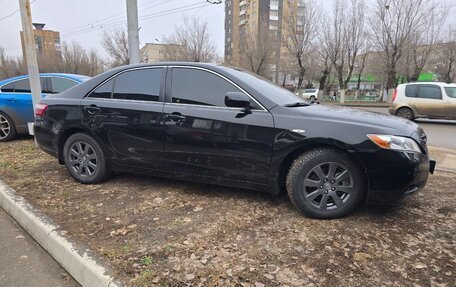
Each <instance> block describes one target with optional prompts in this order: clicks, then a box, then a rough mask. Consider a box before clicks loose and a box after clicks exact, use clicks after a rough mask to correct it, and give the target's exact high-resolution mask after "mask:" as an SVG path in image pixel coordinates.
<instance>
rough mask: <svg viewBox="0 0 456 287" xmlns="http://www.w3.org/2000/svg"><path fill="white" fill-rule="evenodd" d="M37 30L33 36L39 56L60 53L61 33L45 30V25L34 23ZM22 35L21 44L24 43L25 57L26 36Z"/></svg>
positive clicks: (34, 30)
mask: <svg viewBox="0 0 456 287" xmlns="http://www.w3.org/2000/svg"><path fill="white" fill-rule="evenodd" d="M33 26H35V29H33V36H34V38H35V48H36V52H37V54H38V55H41V54H48V53H56V52H57V53H60V51H61V44H60V32H56V31H52V30H44V26H45V24H42V23H33ZM20 34H21V43H22V53H23V55H25V53H24V51H25V47H24V35H23V32H22V31H21V32H20Z"/></svg>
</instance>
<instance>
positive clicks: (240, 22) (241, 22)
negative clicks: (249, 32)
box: [239, 19, 247, 26]
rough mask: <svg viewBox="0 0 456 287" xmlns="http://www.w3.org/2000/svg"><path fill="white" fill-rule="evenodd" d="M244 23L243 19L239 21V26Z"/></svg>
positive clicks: (245, 21)
mask: <svg viewBox="0 0 456 287" xmlns="http://www.w3.org/2000/svg"><path fill="white" fill-rule="evenodd" d="M245 23H247V20H245V19H244V20H241V21H239V26H241V25H244V24H245Z"/></svg>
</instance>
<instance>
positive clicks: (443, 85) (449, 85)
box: [401, 82, 456, 87]
mask: <svg viewBox="0 0 456 287" xmlns="http://www.w3.org/2000/svg"><path fill="white" fill-rule="evenodd" d="M402 85H404V86H405V85H438V86H442V87H454V86H456V84H454V83H452V84H448V83H445V82H411V83H404V84H401V86H402Z"/></svg>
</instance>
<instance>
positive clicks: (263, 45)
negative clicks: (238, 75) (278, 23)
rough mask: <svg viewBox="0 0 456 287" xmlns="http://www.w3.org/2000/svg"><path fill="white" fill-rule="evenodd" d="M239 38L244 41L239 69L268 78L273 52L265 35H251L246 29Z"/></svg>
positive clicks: (272, 47)
mask: <svg viewBox="0 0 456 287" xmlns="http://www.w3.org/2000/svg"><path fill="white" fill-rule="evenodd" d="M241 37H243V38H244V39H245V41H244V43H243V44H244V47H243V48H244V49H243V53H242V54H241V67H242V68H245V69H247V70H250V71H252V72H254V73H255V74H258V75H261V76H268V71H269V64H271V62H272V60H273V59H272V56H273V54H274V53H273V52H274V46H273V44H272V43H271V42H270V41H268V37H267V35H266V34H265V33H253V32H252V31H250V29H247V32H246V33H245V34H242V35H241Z"/></svg>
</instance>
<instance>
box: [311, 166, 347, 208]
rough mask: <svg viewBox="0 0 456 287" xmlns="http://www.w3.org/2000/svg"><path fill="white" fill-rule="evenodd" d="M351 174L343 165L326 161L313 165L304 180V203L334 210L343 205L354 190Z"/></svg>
mask: <svg viewBox="0 0 456 287" xmlns="http://www.w3.org/2000/svg"><path fill="white" fill-rule="evenodd" d="M353 183H354V182H353V176H352V174H351V172H350V171H349V170H347V169H346V168H345V167H344V166H343V165H341V164H339V163H336V162H326V163H322V164H319V165H317V166H315V167H314V168H313V169H312V170H311V171H310V172H309V173H308V174H307V176H306V178H305V180H304V195H305V198H306V204H309V205H311V206H312V207H313V208H317V209H320V210H322V211H325V210H334V209H337V208H340V207H342V206H344V205H345V204H346V203H347V202H348V200H349V199H350V196H351V194H352V193H353V192H354V187H353Z"/></svg>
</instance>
